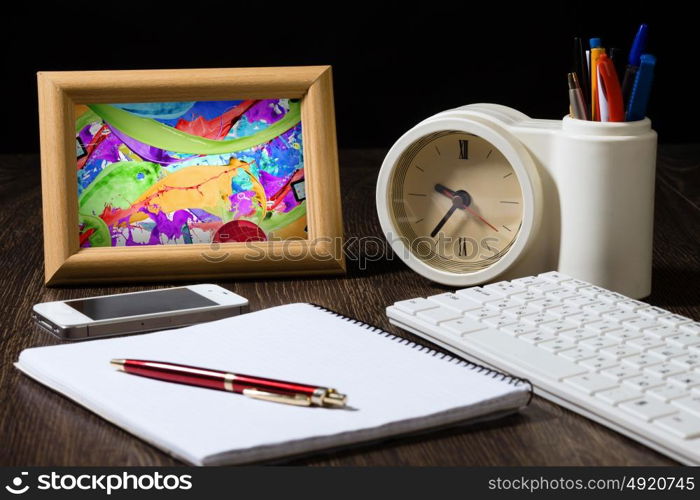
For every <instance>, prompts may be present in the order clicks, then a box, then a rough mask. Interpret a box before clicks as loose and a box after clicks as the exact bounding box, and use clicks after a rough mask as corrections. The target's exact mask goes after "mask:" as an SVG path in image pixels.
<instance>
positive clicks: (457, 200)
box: [430, 194, 464, 238]
mask: <svg viewBox="0 0 700 500" xmlns="http://www.w3.org/2000/svg"><path fill="white" fill-rule="evenodd" d="M458 208H464V200H463V199H462V196H460V195H459V194H456V195H455V196H454V197H453V198H452V206H451V207H450V209H449V210H448V211H447V213H446V214H445V215H444V217H443V218H442V219H440V222H438V223H437V226H435V229H433V231H432V232H431V233H430V237H431V238H434V237H435V235H436V234H438V231H440V229H442V226H444V225H445V223H446V222H447V221H448V220H449V218H450V217H452V214H453V213H455V210H457V209H458Z"/></svg>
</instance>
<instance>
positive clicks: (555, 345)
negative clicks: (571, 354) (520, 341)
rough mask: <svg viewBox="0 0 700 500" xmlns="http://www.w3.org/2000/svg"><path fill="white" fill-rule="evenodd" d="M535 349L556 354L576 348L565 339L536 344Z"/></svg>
mask: <svg viewBox="0 0 700 500" xmlns="http://www.w3.org/2000/svg"><path fill="white" fill-rule="evenodd" d="M537 347H539V348H540V349H544V350H545V351H549V352H553V353H555V354H556V353H558V352H560V351H564V350H566V349H573V348H574V347H576V344H574V343H573V342H571V341H569V340H566V339H553V340H547V341H545V342H541V343H539V344H537Z"/></svg>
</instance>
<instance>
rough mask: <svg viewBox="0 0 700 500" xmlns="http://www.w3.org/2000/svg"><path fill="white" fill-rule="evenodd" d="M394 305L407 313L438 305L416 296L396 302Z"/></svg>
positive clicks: (413, 313) (414, 312) (433, 307)
mask: <svg viewBox="0 0 700 500" xmlns="http://www.w3.org/2000/svg"><path fill="white" fill-rule="evenodd" d="M394 307H396V308H397V309H399V310H401V311H402V312H405V313H407V314H412V315H415V314H416V313H417V312H418V311H425V310H427V309H435V308H436V307H438V306H437V304H435V303H433V302H430V301H429V300H428V299H423V298H418V299H410V300H402V301H400V302H396V303H395V304H394Z"/></svg>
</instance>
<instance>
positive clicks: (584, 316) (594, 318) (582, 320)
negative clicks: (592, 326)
mask: <svg viewBox="0 0 700 500" xmlns="http://www.w3.org/2000/svg"><path fill="white" fill-rule="evenodd" d="M566 321H568V322H570V323H575V324H577V325H579V326H583V325H587V324H588V323H596V322H598V321H600V317H599V316H598V315H597V314H593V313H586V312H580V313H578V314H572V315H571V316H567V317H566Z"/></svg>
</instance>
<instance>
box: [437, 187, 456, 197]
mask: <svg viewBox="0 0 700 500" xmlns="http://www.w3.org/2000/svg"><path fill="white" fill-rule="evenodd" d="M435 191H437V192H438V193H440V194H444V195H445V196H447V197H448V198H454V197H455V194H456V193H455V192H454V191H452V190H451V189H450V188H448V187H445V186H443V185H442V184H435Z"/></svg>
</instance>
